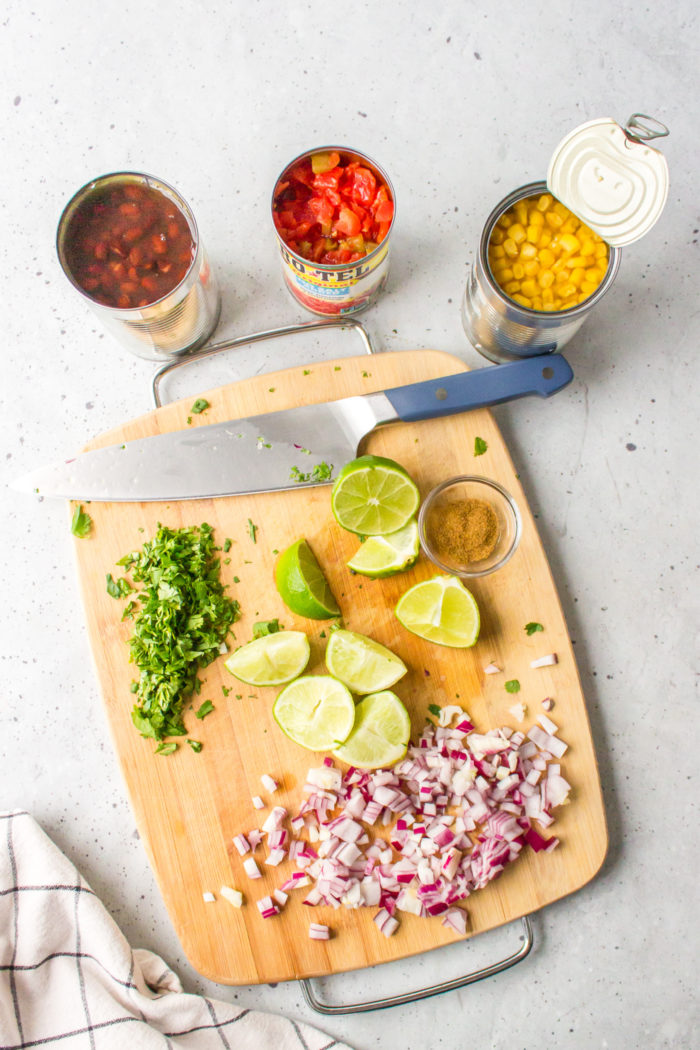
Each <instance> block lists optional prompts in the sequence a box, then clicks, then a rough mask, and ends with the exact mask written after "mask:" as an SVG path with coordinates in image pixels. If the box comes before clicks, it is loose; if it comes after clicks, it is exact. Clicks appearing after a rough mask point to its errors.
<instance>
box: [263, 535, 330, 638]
mask: <svg viewBox="0 0 700 1050" xmlns="http://www.w3.org/2000/svg"><path fill="white" fill-rule="evenodd" d="M275 581H276V583H277V590H278V591H279V592H280V595H281V597H282V601H283V602H284V604H285V605H286V606H287V607H288V608H289V609H291V610H292V612H295V613H298V614H299V616H306V617H308V618H309V619H310V620H329V619H330V618H331V617H332V616H338V615H339V614H340V608H339V606H338V603H337V601H336V600H335V598H334V597H333V594H332V593H331V589H330V587H329V586H328V581H327V580H326V577H325V576H324V575H323V572H322V571H321V566H320V565H319V564H318V562H317V561H316V557H315V555H314V553H313V551H312V550H311V547H309V545H308V543H307V542H306V540H303V539H302V540H297V541H296V542H295V543H293V544H292V545H291V547H287V549H286V551H283V552H282V554H281V555H280V557H279V561H278V562H277V568H276V569H275Z"/></svg>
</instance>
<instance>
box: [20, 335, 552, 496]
mask: <svg viewBox="0 0 700 1050" xmlns="http://www.w3.org/2000/svg"><path fill="white" fill-rule="evenodd" d="M572 379H573V372H572V370H571V366H570V365H569V363H568V361H567V360H566V359H565V358H564V357H562V356H561V355H560V354H549V355H547V356H546V357H544V356H539V357H529V358H524V359H523V360H522V361H515V362H513V363H512V364H506V365H493V366H487V367H486V368H480V369H477V370H475V371H472V372H460V373H458V374H457V375H451V376H441V377H440V378H438V379H428V380H425V381H423V382H421V383H409V384H407V385H406V386H398V387H393V388H392V389H390V390H384V391H382V392H380V393H375V394H359V395H356V396H354V397H343V398H340V399H339V400H337V401H327V402H323V403H320V404H315V405H305V406H301V407H299V408H289V409H285V410H283V411H281V412H268V413H265V414H264V415H259V416H251V417H249V418H247V419H230V420H227V421H226V422H225V423H214V424H212V425H210V426H199V427H195V428H192V429H188V430H176V431H172V432H170V433H167V434H157V435H154V436H153V437H147V438H139V439H137V440H135V441H129V442H127V443H126V444H123V445H110V446H109V447H108V448H103V449H97V450H95V451H92V452H83V453H81V454H80V455H78V456H76V457H75V458H74V459H70V460H68V461H67V462H63V463H56V464H53V465H52V466H48V467H44V468H41V469H39V470H36V471H34V472H32V473H31V474H28V475H26V476H25V477H23V478H20V479H19V480H18V481H17V482H14V483H13V488H15V489H19V490H20V491H22V492H36V493H39V494H40V495H42V496H57V497H62V498H66V499H80V500H85V501H86V502H87V501H90V500H97V501H102V500H106V501H109V502H112V501H115V502H116V501H133V502H141V501H151V500H180V499H200V498H207V497H212V496H232V495H238V494H242V493H252V492H269V491H273V490H276V489H291V488H298V487H299V486H300V484H301V485H304V484H317V483H318V477H317V475H318V473H319V472H318V471H317V472H316V475H314V467H321V468H322V469H321V471H320V473H321V475H323V474H325V475H326V477H325V478H322V479H321V480H325V481H329V480H330V481H332V480H333V476H334V474H335V473H337V472H338V471H339V470H340V468H341V467H342V466H343V465H344V464H345V463H347V462H348V460H351V459H354V458H355V456H356V455H357V453H358V446H359V444H360V441H361V440H362V438H364V437H365V436H366V435H367V434H369V432H370V431H371V430H373V429H374V428H375V427H377V426H383V425H385V424H388V423H395V422H398V421H404V422H414V421H416V420H421V419H433V418H435V417H437V416H449V415H453V414H455V413H457V412H467V411H469V410H470V409H473V408H481V407H483V406H485V405H495V404H498V403H499V402H502V401H510V400H512V399H513V398H517V397H524V396H525V395H527V394H538V395H539V396H540V397H549V396H550V395H551V394H554V393H556V392H557V390H561V389H562V387H565V386H566V385H567V383H569V382H570V381H571V380H572ZM324 464H327V465H328V467H332V468H333V474H332V475H331V476H330V477H328V476H327V475H328V474H329V473H330V471H328V470H327V469H325V468H323V466H322V465H324ZM301 478H304V479H306V480H301Z"/></svg>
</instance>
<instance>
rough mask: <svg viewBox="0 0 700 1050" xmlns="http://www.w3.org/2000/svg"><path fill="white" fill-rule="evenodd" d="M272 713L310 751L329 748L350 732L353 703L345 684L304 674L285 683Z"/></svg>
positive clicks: (327, 749) (352, 720) (333, 679)
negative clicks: (287, 683) (286, 684)
mask: <svg viewBox="0 0 700 1050" xmlns="http://www.w3.org/2000/svg"><path fill="white" fill-rule="evenodd" d="M272 714H273V715H274V718H275V721H276V722H277V725H278V726H279V727H280V729H281V730H282V732H283V733H286V734H287V736H288V737H289V738H290V739H291V740H293V741H294V742H295V743H297V744H301V746H302V747H308V748H310V749H311V750H312V751H329V750H330V749H331V748H333V747H338V745H339V744H342V743H343V741H344V740H346V739H347V738H348V736H349V735H350V731H351V730H352V727H353V724H354V722H355V704H354V703H353V699H352V696H351V695H350V690H349V689H348V688H347V686H345V685H343V683H342V682H339V681H337V679H335V678H331V676H330V675H304V676H303V677H302V678H297V679H296V681H294V682H290V684H289V685H288V686H285V688H284V689H283V690H282V692H281V693H280V694H279V696H278V697H277V699H276V700H275V702H274V704H273V705H272Z"/></svg>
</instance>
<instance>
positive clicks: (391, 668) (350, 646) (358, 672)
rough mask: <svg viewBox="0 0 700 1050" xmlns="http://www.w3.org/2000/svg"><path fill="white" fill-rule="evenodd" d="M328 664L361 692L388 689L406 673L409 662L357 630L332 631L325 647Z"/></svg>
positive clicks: (349, 684)
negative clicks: (356, 631) (357, 632)
mask: <svg viewBox="0 0 700 1050" xmlns="http://www.w3.org/2000/svg"><path fill="white" fill-rule="evenodd" d="M326 667H327V668H328V670H329V671H330V673H331V674H332V675H333V676H334V677H335V678H339V679H340V681H341V682H344V683H345V685H346V686H347V687H348V689H351V690H352V691H353V693H359V694H360V695H362V694H363V693H376V692H377V691H378V690H380V689H388V688H389V686H390V685H393V684H394V682H398V680H399V678H403V676H404V675H405V674H406V664H405V663H404V662H403V660H401V659H399V657H398V656H397V655H396V653H392V651H391V649H387V648H386V646H384V645H380V644H379V642H375V641H374V640H373V639H372V638H367V637H366V636H365V635H364V634H355V632H354V631H342V630H340V631H333V633H332V634H331V636H330V639H329V641H328V645H327V647H326Z"/></svg>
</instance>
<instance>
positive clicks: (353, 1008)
mask: <svg viewBox="0 0 700 1050" xmlns="http://www.w3.org/2000/svg"><path fill="white" fill-rule="evenodd" d="M322 328H350V329H354V330H355V331H356V332H357V334H358V335H359V336H360V339H361V340H362V342H363V344H364V347H365V352H366V353H368V354H372V353H374V350H373V348H372V343H371V340H370V337H369V333H368V332H367V330H366V328H365V327H364V326H363V325H362V323H361V322H360V321H357V320H355V319H354V318H352V317H344V318H337V319H336V318H333V319H330V320H327V321H325V320H322V321H310V322H306V323H303V324H296V325H285V326H284V327H283V328H272V329H270V330H269V331H266V332H255V333H254V334H252V335H245V336H239V337H238V338H236V339H226V340H223V341H222V342H219V343H210V344H209V345H208V346H205V347H203V348H202V349H201V350H198V351H196V352H195V353H193V354H188V355H186V356H185V357H182V358H177V359H176V360H174V361H168V362H167V363H166V364H164V365H162V366H161V368H159V369H158V371H157V372H156V373H155V375H154V376H153V381H152V385H151V389H152V393H153V400H154V402H155V404H156V407H157V408H160V407H161V405H162V401H161V398H160V382H161V379H163V378H164V377H165V376H166V375H167V374H168V373H169V372H172V371H174V370H175V369H177V368H182V367H183V366H184V365H187V364H190V363H191V362H192V361H201V360H202V359H203V358H205V357H212V356H213V355H214V354H218V353H221V352H222V351H224V350H232V349H235V348H236V347H238V346H246V345H247V344H249V343H258V342H261V341H263V340H265V339H276V338H278V337H280V336H284V335H296V334H299V333H301V332H308V331H313V330H317V329H322ZM529 360H530V362H531V363H532V364H534V363H535V362H534V359H529ZM559 360H560V361H561V365H558V367H557V371H556V379H557V382H556V383H555V384H554V385H553V389H550V388H549V386H548V383H549V381H550V380H553V379H554V375H555V373H554V372H552V371H551V361H552V358H551V357H549V358H547V359H545V360H544V361H542V362H541V363H540V362H537V364H538V365H539V367H540V368H547V369H549V372H548V373H547V374H545V373H544V372H543V373H542V378H543V379H544V380H545V386H544V388H542V389H540V388H537V389H536V391H533V392H537V393H541V394H542V396H543V397H546V396H548V393H550V392H551V393H554V391H555V390H559V389H560V388H561V386H563V385H565V383H566V382H568V381H569V379H570V378H571V376H568V378H567V374H566V369H568V370H569V372H571V369H570V368H569V365H568V362H566V360H565V359H564V358H559ZM520 363H521V362H518V364H520ZM498 367H499V368H503V367H506V368H508V367H510V366H503V365H501V366H498ZM484 371H485V372H491V370H490V369H484ZM572 375H573V373H572ZM488 381H489V382H490V381H491V380H490V379H489V380H488ZM496 400H500V398H494V401H496ZM403 407H404V408H405V409H406V410H408V409H409V408H410V406H409V405H408V404H406V405H405V406H403ZM522 924H523V931H524V935H525V936H524V940H523V944H522V946H521V947H520V948H519V949H518V951H517V952H514V953H513V954H512V955H508V956H507V957H506V958H505V959H501V960H500V961H499V962H496V963H492V964H491V965H490V966H484V967H482V968H481V969H480V970H474V971H473V972H472V973H468V974H466V976H463V977H456V978H454V980H451V981H443V982H442V983H441V984H433V985H430V987H428V988H422V989H418V991H415V992H404V993H403V994H402V995H392V996H388V997H387V998H386V999H371V1000H369V1001H367V1002H364V1003H351V1004H350V1005H348V1006H340V1005H338V1006H336V1005H334V1004H333V1003H324V1002H322V1000H320V999H317V998H316V996H315V995H314V990H313V985H312V983H311V980H310V979H309V978H303V979H302V980H301V981H300V982H299V983H300V984H301V990H302V992H303V995H304V999H305V1000H306V1002H307V1004H308V1005H309V1006H310V1007H311V1009H312V1010H316V1011H317V1013H320V1014H358V1013H366V1012H369V1011H370V1010H386V1009H388V1008H389V1007H390V1006H403V1005H405V1004H406V1003H413V1002H417V1001H418V1000H420V999H429V998H430V997H431V996H433V995H441V994H442V992H452V991H455V990H456V989H457V988H464V986H465V985H467V984H475V983H476V982H477V981H483V980H484V979H485V978H486V977H494V976H495V975H496V974H497V973H502V972H503V970H508V969H510V967H511V966H515V965H516V963H519V962H522V960H523V959H525V958H526V957H527V956H528V955H529V954H530V951H531V950H532V946H533V944H534V943H535V938H534V933H533V930H532V924H531V922H530V918H529V916H527V915H525V916H523V918H522Z"/></svg>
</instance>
